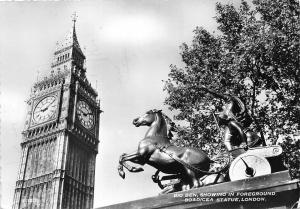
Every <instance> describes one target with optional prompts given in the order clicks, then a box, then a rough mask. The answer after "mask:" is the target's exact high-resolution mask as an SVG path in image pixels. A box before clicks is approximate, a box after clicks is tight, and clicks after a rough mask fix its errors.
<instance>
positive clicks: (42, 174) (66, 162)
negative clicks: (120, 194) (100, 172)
mask: <svg viewBox="0 0 300 209" xmlns="http://www.w3.org/2000/svg"><path fill="white" fill-rule="evenodd" d="M76 20H77V16H76V14H75V15H74V16H73V27H72V30H71V31H70V32H69V33H68V34H67V36H66V37H65V39H64V40H63V41H61V42H60V43H59V44H58V45H57V48H56V50H55V52H54V56H53V60H52V64H51V69H50V70H47V76H45V77H44V78H42V79H40V80H38V81H36V82H35V83H34V84H33V87H32V92H31V95H30V98H29V99H28V101H27V106H28V112H27V118H26V121H25V128H24V131H23V132H22V136H23V139H22V143H21V149H22V154H21V161H20V169H19V174H18V179H17V182H16V189H15V196H14V203H13V208H14V209H17V208H41V209H43V208H46V209H48V208H49V209H50V208H51V209H62V208H66V209H68V208H70V209H73V208H76V209H85V208H93V197H94V178H95V162H96V155H97V153H98V143H99V121H100V112H101V110H100V102H99V100H98V99H97V97H98V94H97V92H96V90H95V89H94V88H93V87H92V86H91V84H90V83H89V82H88V80H87V78H86V67H85V60H86V57H85V55H84V54H83V52H82V50H81V48H80V45H79V42H78V39H77V34H76V27H75V26H76V25H75V23H76Z"/></svg>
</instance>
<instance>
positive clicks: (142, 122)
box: [132, 109, 161, 127]
mask: <svg viewBox="0 0 300 209" xmlns="http://www.w3.org/2000/svg"><path fill="white" fill-rule="evenodd" d="M156 114H161V110H156V109H153V110H149V111H147V112H146V113H145V114H144V115H142V116H140V117H138V118H136V119H134V120H133V122H132V123H133V125H135V126H136V127H139V126H150V125H151V124H152V123H153V122H154V121H155V120H156Z"/></svg>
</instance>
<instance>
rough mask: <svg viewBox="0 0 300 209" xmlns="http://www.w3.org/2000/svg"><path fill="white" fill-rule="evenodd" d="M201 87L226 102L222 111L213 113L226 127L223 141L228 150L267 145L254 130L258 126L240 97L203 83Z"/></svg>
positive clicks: (221, 124) (219, 122) (220, 124)
mask: <svg viewBox="0 0 300 209" xmlns="http://www.w3.org/2000/svg"><path fill="white" fill-rule="evenodd" d="M200 89H201V90H203V91H205V92H207V93H209V94H211V95H213V96H214V97H216V98H218V99H221V100H223V101H224V102H225V104H224V105H223V107H222V111H220V112H218V113H213V114H215V115H217V117H216V118H217V123H218V125H219V126H222V127H224V140H223V142H224V145H225V146H226V148H227V150H228V151H231V150H232V149H233V146H239V147H244V148H247V147H254V146H259V145H265V141H264V140H263V139H262V138H261V137H259V136H258V135H257V134H256V133H255V132H254V131H253V129H254V127H255V126H256V125H255V124H254V119H253V118H252V117H251V115H250V114H249V112H248V111H247V108H246V105H245V104H244V103H243V102H242V100H241V99H240V98H239V97H237V96H235V95H231V94H227V93H224V94H221V93H218V92H216V91H213V90H211V89H209V88H207V87H206V86H203V85H201V86H200Z"/></svg>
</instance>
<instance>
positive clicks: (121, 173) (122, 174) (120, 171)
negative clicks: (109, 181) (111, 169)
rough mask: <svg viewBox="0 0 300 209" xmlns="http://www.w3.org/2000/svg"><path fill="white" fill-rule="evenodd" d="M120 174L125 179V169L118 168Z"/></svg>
mask: <svg viewBox="0 0 300 209" xmlns="http://www.w3.org/2000/svg"><path fill="white" fill-rule="evenodd" d="M118 171H119V176H121V178H122V179H125V172H124V171H123V170H118Z"/></svg>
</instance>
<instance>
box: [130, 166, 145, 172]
mask: <svg viewBox="0 0 300 209" xmlns="http://www.w3.org/2000/svg"><path fill="white" fill-rule="evenodd" d="M141 171H144V169H143V168H141V167H139V168H133V169H132V172H134V173H137V172H141Z"/></svg>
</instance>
